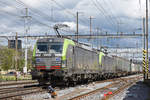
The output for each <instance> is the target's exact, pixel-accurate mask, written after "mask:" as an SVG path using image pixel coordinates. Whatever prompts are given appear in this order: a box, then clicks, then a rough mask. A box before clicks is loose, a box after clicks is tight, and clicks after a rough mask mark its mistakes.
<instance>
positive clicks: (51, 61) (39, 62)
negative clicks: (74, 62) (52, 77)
mask: <svg viewBox="0 0 150 100" xmlns="http://www.w3.org/2000/svg"><path fill="white" fill-rule="evenodd" d="M56 60H57V61H56ZM36 68H37V69H43V70H44V69H45V70H50V69H60V68H61V59H60V58H59V59H58V57H56V58H37V59H36Z"/></svg>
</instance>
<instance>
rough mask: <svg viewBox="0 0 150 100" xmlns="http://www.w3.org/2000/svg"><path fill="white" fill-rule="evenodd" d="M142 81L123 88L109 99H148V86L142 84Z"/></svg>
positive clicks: (149, 99) (149, 97)
mask: <svg viewBox="0 0 150 100" xmlns="http://www.w3.org/2000/svg"><path fill="white" fill-rule="evenodd" d="M142 81H143V80H141V81H139V82H137V83H136V84H134V85H133V86H131V87H129V88H127V89H125V90H124V91H122V92H121V93H119V94H118V95H117V96H114V97H113V98H111V99H110V100H150V87H148V86H146V85H145V84H143V82H142Z"/></svg>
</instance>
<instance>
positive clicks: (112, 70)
mask: <svg viewBox="0 0 150 100" xmlns="http://www.w3.org/2000/svg"><path fill="white" fill-rule="evenodd" d="M33 57H34V62H35V66H34V69H33V71H32V78H33V79H37V80H38V81H39V83H40V84H44V83H47V82H50V83H51V84H52V85H54V84H56V83H60V84H66V85H69V84H73V85H75V84H76V83H78V82H89V81H95V80H100V79H102V78H105V79H107V78H113V77H120V76H126V75H129V74H135V73H138V72H141V71H142V68H141V66H140V65H137V64H133V62H132V60H130V61H129V60H126V59H124V58H121V57H117V56H109V55H108V54H107V53H104V52H102V51H101V50H97V49H94V48H92V47H91V46H89V45H87V44H83V43H77V42H76V41H74V40H71V39H67V38H43V39H39V40H37V42H36V45H35V47H34V50H33Z"/></svg>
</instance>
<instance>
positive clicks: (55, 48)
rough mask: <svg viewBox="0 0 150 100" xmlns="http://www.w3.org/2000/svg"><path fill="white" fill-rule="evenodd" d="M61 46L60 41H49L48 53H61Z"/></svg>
mask: <svg viewBox="0 0 150 100" xmlns="http://www.w3.org/2000/svg"><path fill="white" fill-rule="evenodd" d="M62 48H63V44H62V43H50V45H49V50H50V53H61V52H62Z"/></svg>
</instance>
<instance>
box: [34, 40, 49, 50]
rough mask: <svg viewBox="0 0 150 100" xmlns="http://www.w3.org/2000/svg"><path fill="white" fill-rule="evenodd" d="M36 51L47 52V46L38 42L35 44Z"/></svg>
mask: <svg viewBox="0 0 150 100" xmlns="http://www.w3.org/2000/svg"><path fill="white" fill-rule="evenodd" d="M37 49H38V50H39V51H48V44H47V43H45V42H39V43H37Z"/></svg>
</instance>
